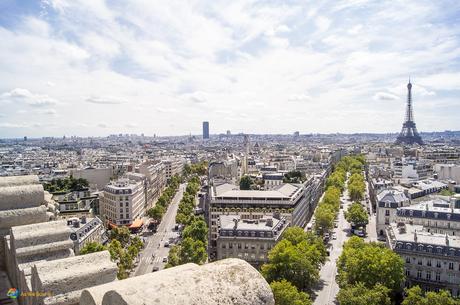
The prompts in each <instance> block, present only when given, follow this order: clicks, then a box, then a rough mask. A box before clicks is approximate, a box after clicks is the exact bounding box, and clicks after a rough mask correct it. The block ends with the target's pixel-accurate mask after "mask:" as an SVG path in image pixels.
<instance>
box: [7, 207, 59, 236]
mask: <svg viewBox="0 0 460 305" xmlns="http://www.w3.org/2000/svg"><path fill="white" fill-rule="evenodd" d="M49 217H50V216H49V215H48V214H47V208H46V206H44V205H41V206H39V207H34V208H26V209H18V210H4V211H0V229H8V231H9V229H10V228H11V227H13V226H23V225H28V224H32V223H37V222H45V221H48V220H49Z"/></svg>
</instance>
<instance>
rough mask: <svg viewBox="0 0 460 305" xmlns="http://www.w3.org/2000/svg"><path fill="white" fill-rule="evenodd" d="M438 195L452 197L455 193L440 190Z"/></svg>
mask: <svg viewBox="0 0 460 305" xmlns="http://www.w3.org/2000/svg"><path fill="white" fill-rule="evenodd" d="M439 195H441V196H452V195H455V193H454V192H452V191H450V190H442V191H440V192H439Z"/></svg>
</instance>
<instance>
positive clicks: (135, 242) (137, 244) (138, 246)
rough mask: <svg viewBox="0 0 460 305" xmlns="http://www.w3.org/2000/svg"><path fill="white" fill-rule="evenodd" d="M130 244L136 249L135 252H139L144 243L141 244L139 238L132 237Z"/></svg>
mask: <svg viewBox="0 0 460 305" xmlns="http://www.w3.org/2000/svg"><path fill="white" fill-rule="evenodd" d="M130 244H131V245H132V246H134V247H136V249H137V251H138V252H139V251H141V249H142V248H143V247H144V243H143V242H142V240H141V239H140V237H139V236H134V237H133V238H132V239H131V242H130Z"/></svg>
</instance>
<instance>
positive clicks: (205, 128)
mask: <svg viewBox="0 0 460 305" xmlns="http://www.w3.org/2000/svg"><path fill="white" fill-rule="evenodd" d="M203 139H209V122H203Z"/></svg>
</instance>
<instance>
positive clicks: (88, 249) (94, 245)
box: [80, 241, 107, 255]
mask: <svg viewBox="0 0 460 305" xmlns="http://www.w3.org/2000/svg"><path fill="white" fill-rule="evenodd" d="M104 250H107V248H106V247H104V246H103V245H102V244H100V243H98V242H95V241H94V242H93V241H92V242H89V243H87V244H86V245H84V246H83V247H82V248H81V249H80V255H84V254H88V253H94V252H99V251H104Z"/></svg>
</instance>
